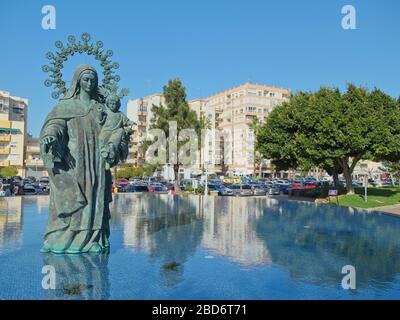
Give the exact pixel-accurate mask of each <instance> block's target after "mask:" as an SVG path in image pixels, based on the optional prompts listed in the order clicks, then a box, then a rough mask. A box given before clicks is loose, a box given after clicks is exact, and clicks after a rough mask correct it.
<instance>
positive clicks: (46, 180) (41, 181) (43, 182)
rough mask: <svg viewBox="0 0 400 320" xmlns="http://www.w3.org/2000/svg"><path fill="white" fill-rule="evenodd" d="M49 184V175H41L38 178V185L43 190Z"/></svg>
mask: <svg viewBox="0 0 400 320" xmlns="http://www.w3.org/2000/svg"><path fill="white" fill-rule="evenodd" d="M49 184H50V179H49V177H41V178H39V187H41V188H42V189H43V190H44V189H47V188H48V186H49Z"/></svg>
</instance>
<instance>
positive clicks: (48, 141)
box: [42, 136, 57, 146]
mask: <svg viewBox="0 0 400 320" xmlns="http://www.w3.org/2000/svg"><path fill="white" fill-rule="evenodd" d="M56 141H57V138H56V137H54V136H47V137H44V138H43V140H42V143H43V144H45V145H47V146H50V145H53V144H54V143H55V142H56Z"/></svg>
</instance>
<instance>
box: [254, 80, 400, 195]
mask: <svg viewBox="0 0 400 320" xmlns="http://www.w3.org/2000/svg"><path fill="white" fill-rule="evenodd" d="M399 138H400V108H399V105H398V103H397V102H396V101H395V100H394V99H393V98H392V97H390V96H388V95H387V94H385V93H383V92H382V91H380V90H378V89H374V90H373V91H368V90H366V89H364V88H359V87H356V86H354V85H352V84H350V85H349V86H348V88H347V91H346V92H345V93H344V94H341V93H340V91H339V90H338V89H336V88H333V89H332V88H321V89H320V90H319V91H318V92H316V93H309V92H307V93H304V92H299V93H297V94H295V95H294V96H292V98H291V100H290V101H289V102H287V103H285V104H283V105H282V106H279V107H276V108H275V109H274V111H273V112H272V113H271V115H270V116H269V118H268V119H267V122H266V124H265V125H264V126H263V127H262V128H261V129H260V130H259V134H258V137H257V144H258V148H259V150H260V152H261V153H262V154H263V155H264V156H266V157H269V158H272V159H273V161H274V164H276V165H277V167H278V168H281V169H289V168H298V167H301V168H312V167H319V168H323V169H325V170H326V171H327V172H328V173H330V174H332V175H333V176H334V179H335V180H336V182H337V177H338V174H340V173H343V175H344V178H345V180H346V189H347V192H348V193H350V194H351V193H354V189H353V186H352V173H353V170H354V168H355V166H356V164H357V162H358V161H359V160H361V159H379V160H383V159H400V143H399V141H400V140H399Z"/></svg>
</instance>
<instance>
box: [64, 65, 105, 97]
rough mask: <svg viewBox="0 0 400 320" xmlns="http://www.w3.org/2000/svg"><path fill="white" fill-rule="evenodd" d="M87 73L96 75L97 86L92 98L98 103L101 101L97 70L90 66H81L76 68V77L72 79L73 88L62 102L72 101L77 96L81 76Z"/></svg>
mask: <svg viewBox="0 0 400 320" xmlns="http://www.w3.org/2000/svg"><path fill="white" fill-rule="evenodd" d="M85 71H92V72H93V73H94V74H95V75H96V85H95V87H94V89H93V90H94V93H93V96H92V98H93V99H95V100H97V101H100V99H99V92H98V89H99V87H98V83H99V77H98V75H97V71H96V69H95V68H93V67H92V66H90V65H88V64H81V65H79V66H78V67H77V68H76V70H75V72H74V76H73V77H72V82H71V87H70V88H69V89H68V91H67V93H66V94H65V96H64V97H63V98H61V99H60V100H67V99H72V98H74V97H75V96H76V94H77V93H78V89H79V80H80V79H81V76H82V74H83V73H84V72H85Z"/></svg>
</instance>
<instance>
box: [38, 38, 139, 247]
mask: <svg viewBox="0 0 400 320" xmlns="http://www.w3.org/2000/svg"><path fill="white" fill-rule="evenodd" d="M82 39H83V41H84V43H85V45H84V46H82V47H79V46H80V45H79V46H78V47H79V48H80V49H82V50H88V48H91V47H89V46H88V44H87V41H88V39H90V36H89V35H87V34H86V35H82ZM69 40H71V39H69ZM56 45H57V44H56ZM61 47H62V45H61ZM72 47H73V46H70V47H69V48H72ZM79 48H78V49H79ZM91 53H93V52H91ZM91 53H90V54H91ZM88 54H89V53H88ZM111 54H112V53H111ZM49 57H50V58H52V55H51V54H50V55H49ZM106 58H107V56H103V55H100V54H98V59H100V60H101V61H102V64H101V65H102V66H103V65H106V64H107V63H108V61H106V60H105V59H106ZM57 59H59V58H57ZM57 59H55V62H53V64H55V65H57V64H59V63H60V62H59V61H58V60H57ZM104 68H105V75H108V78H107V76H106V78H107V79H106V78H105V79H106V81H104V80H103V84H104V86H103V87H100V86H98V75H97V72H96V70H95V69H94V68H93V67H91V66H89V65H80V66H79V67H78V68H77V69H76V71H75V73H74V76H73V79H72V82H71V87H70V88H69V90H68V91H66V92H64V97H63V98H62V99H60V101H59V103H58V104H57V105H56V106H55V107H54V108H53V110H52V111H51V112H50V114H49V115H48V116H47V118H46V120H45V123H44V125H43V128H42V131H41V134H40V142H41V155H42V158H43V161H44V165H45V167H46V169H47V170H48V173H49V177H50V189H51V192H50V210H49V220H48V224H47V229H46V233H45V243H44V247H43V249H42V252H54V253H82V252H95V253H99V252H102V251H104V250H107V249H108V247H109V241H108V238H109V236H110V228H109V219H110V210H109V203H110V202H111V201H112V194H111V182H112V181H111V173H110V170H109V169H110V167H112V166H115V165H117V164H118V162H119V161H120V160H124V159H125V158H126V155H127V153H128V143H127V140H128V139H129V135H130V134H131V131H129V130H128V129H127V128H126V126H127V125H129V124H126V123H124V124H122V123H120V124H119V125H120V127H121V128H118V129H120V130H125V131H123V133H121V132H120V131H118V133H119V136H118V137H119V139H112V140H111V139H110V141H105V139H104V134H102V131H103V129H104V128H103V126H104V124H108V123H110V122H111V123H114V122H115V121H111V119H109V120H107V117H109V116H110V117H111V115H110V114H111V113H108V112H107V111H106V110H107V108H106V107H105V105H104V103H105V100H106V97H107V96H108V95H110V92H111V88H110V86H108V87H107V84H109V82H110V78H111V77H110V75H109V73H110V72H109V68H108V69H106V67H104ZM49 69H52V68H50V67H48V66H44V70H49ZM58 71H59V70H58ZM53 77H56V78H57V77H59V76H57V75H53ZM113 78H114V79H117V76H114V77H113ZM47 81H50V83H51V82H52V81H51V80H47ZM59 81H60V79H59ZM59 88H60V90H62V89H63V85H62V86H61V85H59ZM113 88H114V91H116V85H115V84H113ZM56 96H58V93H57V95H56ZM109 100H110V101H111V99H109ZM118 115H119V117H120V118H121V119H122V116H121V114H120V113H118ZM113 117H114V115H113ZM100 137H103V139H102V141H101V142H102V143H103V144H107V145H108V147H110V148H111V149H112V150H113V154H112V161H109V160H110V159H108V158H107V159H105V158H104V157H102V147H103V146H102V145H101V143H100Z"/></svg>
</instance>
